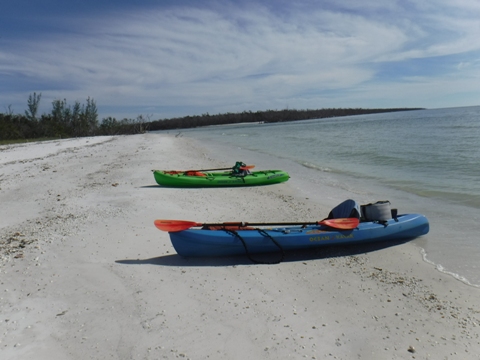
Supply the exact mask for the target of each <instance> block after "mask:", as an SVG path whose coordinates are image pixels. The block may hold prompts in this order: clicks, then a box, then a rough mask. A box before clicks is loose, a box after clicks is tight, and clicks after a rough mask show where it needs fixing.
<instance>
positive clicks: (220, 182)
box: [153, 170, 290, 188]
mask: <svg viewBox="0 0 480 360" xmlns="http://www.w3.org/2000/svg"><path fill="white" fill-rule="evenodd" d="M203 174H204V175H205V176H197V175H194V176H191V175H185V174H184V173H175V172H174V171H164V170H154V171H153V176H154V178H155V181H156V182H157V184H158V185H161V186H166V187H192V188H193V187H222V186H225V187H228V186H259V185H271V184H278V183H282V182H285V181H287V180H288V179H289V178H290V175H289V174H288V173H287V172H285V171H282V170H264V171H253V172H252V173H251V174H248V175H245V176H233V175H232V172H231V171H229V172H212V173H208V172H205V173H203Z"/></svg>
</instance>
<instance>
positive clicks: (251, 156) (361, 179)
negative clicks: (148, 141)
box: [171, 106, 480, 287]
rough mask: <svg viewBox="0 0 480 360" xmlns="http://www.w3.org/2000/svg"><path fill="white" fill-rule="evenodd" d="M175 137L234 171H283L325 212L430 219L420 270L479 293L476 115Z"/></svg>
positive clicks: (298, 124)
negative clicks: (379, 206) (383, 211)
mask: <svg viewBox="0 0 480 360" xmlns="http://www.w3.org/2000/svg"><path fill="white" fill-rule="evenodd" d="M171 132H174V133H176V134H177V135H178V136H184V137H189V138H192V139H197V140H199V141H201V142H202V143H203V144H204V145H208V149H209V151H211V152H212V153H214V154H216V157H217V158H218V159H221V160H223V161H225V163H227V164H228V163H231V164H232V166H233V164H234V163H235V161H243V162H245V163H247V164H254V165H256V166H257V167H256V168H257V169H262V168H263V169H267V168H268V169H274V168H275V169H283V170H286V171H289V173H290V175H291V177H292V179H293V178H295V179H296V180H298V182H297V184H299V185H300V186H299V190H301V191H303V192H304V193H305V194H306V195H307V196H308V194H309V193H310V194H312V195H313V194H314V195H315V198H316V199H318V200H319V201H322V199H324V201H325V202H326V203H328V204H333V205H336V204H335V203H334V200H338V198H339V197H341V196H342V195H345V196H348V197H349V198H353V199H354V200H356V201H358V202H359V203H361V204H363V203H368V202H372V201H376V200H390V201H391V203H392V207H394V208H398V211H399V213H421V214H424V215H426V216H427V218H428V219H429V221H430V233H429V234H427V235H426V236H423V237H421V238H418V239H415V240H412V242H413V243H414V244H415V245H417V246H418V247H419V249H420V251H421V253H422V254H423V258H424V260H425V261H428V262H430V263H432V264H433V265H434V266H436V268H437V269H438V270H439V271H442V272H446V273H449V274H451V275H452V276H455V277H456V278H458V279H459V280H461V281H464V282H465V283H468V284H471V285H474V286H479V287H480V236H479V232H480V231H479V230H480V146H479V144H480V106H475V107H462V108H446V109H433V110H415V111H401V112H393V113H383V114H372V115H357V116H347V117H337V118H327V119H314V120H303V121H292V122H282V123H267V124H236V125H225V126H209V127H202V128H195V129H185V130H183V129H182V130H172V131H171ZM259 164H262V165H265V166H262V167H260V166H258V165H259ZM267 165H270V166H267ZM278 186H281V185H278ZM332 189H333V192H332ZM343 200H346V199H341V201H343ZM341 201H338V202H341ZM326 215H327V214H318V215H314V214H312V219H316V218H317V217H318V218H324V217H326ZM312 219H306V220H307V221H311V220H312ZM232 220H235V219H228V220H227V221H232Z"/></svg>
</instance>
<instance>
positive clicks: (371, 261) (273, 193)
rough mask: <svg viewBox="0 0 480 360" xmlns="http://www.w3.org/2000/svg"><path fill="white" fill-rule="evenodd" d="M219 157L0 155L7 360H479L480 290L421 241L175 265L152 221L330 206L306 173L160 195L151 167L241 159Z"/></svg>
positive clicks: (82, 146) (3, 150)
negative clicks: (430, 256) (265, 260)
mask: <svg viewBox="0 0 480 360" xmlns="http://www.w3.org/2000/svg"><path fill="white" fill-rule="evenodd" d="M206 153H207V152H206V151H205V149H203V148H202V147H201V146H199V145H198V144H194V143H190V142H188V141H187V140H186V139H184V138H181V137H178V138H176V137H174V136H171V135H158V134H145V135H135V136H127V137H98V138H85V139H74V140H62V141H53V142H46V143H31V144H27V145H13V146H0V283H1V286H0V313H1V317H0V358H1V359H2V360H6V359H12V360H13V359H15V360H17V359H48V360H54V359H62V360H64V359H174V358H184V359H207V358H209V359H245V358H249V359H287V358H292V359H300V358H306V359H369V360H372V359H382V360H383V359H480V355H479V354H480V335H479V334H480V325H479V324H480V290H479V289H478V288H474V287H470V286H467V285H465V284H464V283H462V282H460V281H458V280H456V279H454V278H452V277H451V276H449V275H446V274H443V273H440V272H438V271H437V270H436V269H435V268H434V267H433V266H432V265H430V264H428V263H425V262H424V261H423V260H422V256H421V254H420V249H419V248H418V247H416V246H415V245H413V244H411V243H406V244H402V245H398V246H392V247H388V248H383V249H379V248H375V247H371V248H368V247H363V248H362V247H355V248H350V249H348V248H347V249H338V248H337V249H324V250H319V251H315V252H310V253H306V252H303V253H302V252H297V253H287V256H286V259H285V261H284V262H282V263H280V264H277V265H256V264H252V263H251V262H250V261H249V260H248V259H247V258H246V257H236V258H218V259H184V258H181V257H179V256H177V255H176V254H175V251H174V250H173V248H172V246H171V243H170V240H169V237H168V233H164V232H161V231H159V230H157V229H156V228H155V227H154V226H153V221H154V220H155V219H157V218H160V219H185V220H193V221H198V222H217V221H218V222H222V221H240V220H242V221H302V220H307V221H315V220H320V219H321V218H322V217H324V216H326V214H327V213H328V211H329V210H330V204H329V206H326V205H325V204H322V203H320V202H318V201H317V200H316V199H314V198H313V199H306V198H305V197H304V195H301V194H300V192H299V191H298V189H297V187H298V184H299V183H298V182H297V181H296V179H295V176H292V178H291V179H290V180H289V181H288V182H287V183H284V184H278V185H273V186H266V187H256V188H238V189H236V188H228V189H168V188H161V187H158V186H156V184H155V181H154V179H153V176H152V173H151V170H152V169H156V168H159V169H188V168H192V167H197V168H215V167H228V166H232V165H233V163H234V162H235V161H236V160H237V159H232V161H231V162H230V163H227V164H226V163H222V162H220V161H219V160H215V159H214V158H213V157H212V156H211V155H205V154H206ZM257 168H258V166H257ZM292 175H293V174H292ZM312 214H323V216H312ZM409 349H410V350H409Z"/></svg>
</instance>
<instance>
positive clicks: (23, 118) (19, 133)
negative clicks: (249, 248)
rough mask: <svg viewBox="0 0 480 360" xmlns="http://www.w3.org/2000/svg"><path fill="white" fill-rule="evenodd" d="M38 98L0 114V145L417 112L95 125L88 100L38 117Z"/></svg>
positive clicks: (57, 103) (277, 113)
mask: <svg viewBox="0 0 480 360" xmlns="http://www.w3.org/2000/svg"><path fill="white" fill-rule="evenodd" d="M41 97H42V95H41V94H38V95H37V94H36V93H33V94H32V95H30V96H29V98H28V101H27V110H26V111H25V113H24V114H13V111H11V109H10V107H9V108H8V110H7V113H0V141H2V142H5V141H17V140H20V141H25V140H33V139H36V140H38V139H42V138H47V139H51V138H55V139H57V138H70V137H82V136H96V135H120V134H121V135H126V134H138V133H144V132H146V131H153V130H171V129H186V128H194V127H199V126H207V125H225V124H237V123H248V122H265V123H271V122H283V121H295V120H307V119H319V118H327V117H337V116H348V115H360V114H373V113H382V112H393V111H406V110H419V109H420V108H413V109H412V108H395V109H320V110H289V109H286V110H266V111H257V112H252V111H248V112H247V111H244V112H242V113H226V114H218V115H210V114H208V113H207V114H203V115H198V116H185V117H180V118H173V119H163V120H155V121H150V117H149V116H143V115H139V116H137V118H136V119H126V118H125V119H122V120H117V119H115V118H113V117H107V118H103V119H102V121H101V122H99V121H98V113H97V105H96V103H95V101H94V100H93V99H91V98H87V100H86V104H80V103H79V102H78V101H77V102H75V104H74V105H73V106H70V105H68V104H67V101H66V100H65V99H64V100H54V101H53V102H52V111H51V113H50V114H42V115H41V116H38V107H39V103H40V99H41Z"/></svg>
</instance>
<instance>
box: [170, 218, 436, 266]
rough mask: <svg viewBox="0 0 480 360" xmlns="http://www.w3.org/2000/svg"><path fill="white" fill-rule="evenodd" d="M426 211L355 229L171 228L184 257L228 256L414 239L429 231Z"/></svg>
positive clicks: (360, 224) (308, 227)
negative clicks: (177, 229) (176, 229)
mask: <svg viewBox="0 0 480 360" xmlns="http://www.w3.org/2000/svg"><path fill="white" fill-rule="evenodd" d="M428 231H429V223H428V220H427V218H426V217H425V216H424V215H420V214H403V215H398V216H396V217H395V219H390V220H388V221H383V222H377V221H366V222H360V223H359V225H358V227H356V228H355V229H353V230H338V229H332V228H331V227H328V226H324V225H308V226H290V227H279V228H249V229H243V228H237V229H235V228H228V227H227V228H226V229H222V228H220V229H188V230H182V231H175V232H169V235H170V240H171V241H172V245H173V247H174V248H175V251H176V252H177V253H178V254H179V255H181V256H185V257H197V256H229V255H241V254H246V253H247V254H257V253H269V252H278V251H279V248H280V249H281V250H282V251H283V250H298V249H311V248H317V247H321V246H328V245H346V244H362V243H371V242H378V241H396V240H403V239H412V238H415V237H418V236H421V235H425V234H427V233H428Z"/></svg>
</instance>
